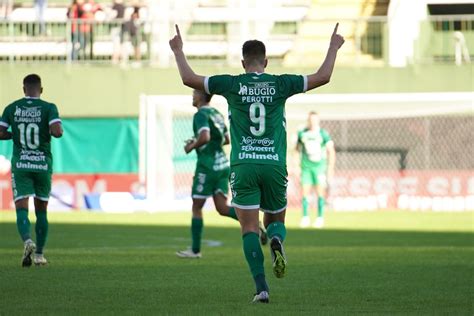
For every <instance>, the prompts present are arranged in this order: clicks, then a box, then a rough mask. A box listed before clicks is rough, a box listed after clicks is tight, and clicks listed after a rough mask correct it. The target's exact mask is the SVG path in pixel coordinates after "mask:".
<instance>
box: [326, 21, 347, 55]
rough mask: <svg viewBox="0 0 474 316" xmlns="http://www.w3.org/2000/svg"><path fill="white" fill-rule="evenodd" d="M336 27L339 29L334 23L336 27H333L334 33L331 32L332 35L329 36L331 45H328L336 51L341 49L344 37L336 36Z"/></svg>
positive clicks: (337, 24)
mask: <svg viewBox="0 0 474 316" xmlns="http://www.w3.org/2000/svg"><path fill="white" fill-rule="evenodd" d="M338 27H339V23H336V26H335V27H334V31H333V32H332V35H331V43H330V44H329V45H330V46H332V47H335V48H337V49H339V48H341V46H342V44H344V37H342V36H341V35H339V34H337V28H338Z"/></svg>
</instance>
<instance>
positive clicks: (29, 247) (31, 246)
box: [21, 239, 36, 268]
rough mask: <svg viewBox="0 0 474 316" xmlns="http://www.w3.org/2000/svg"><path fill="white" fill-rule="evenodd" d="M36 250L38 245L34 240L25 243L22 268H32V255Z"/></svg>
mask: <svg viewBox="0 0 474 316" xmlns="http://www.w3.org/2000/svg"><path fill="white" fill-rule="evenodd" d="M35 250H36V245H35V243H34V242H33V240H31V239H28V240H27V241H25V248H24V250H23V257H22V258H21V266H22V267H27V268H29V267H31V263H32V261H31V255H32V254H33V252H34V251H35Z"/></svg>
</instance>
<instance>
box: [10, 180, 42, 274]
mask: <svg viewBox="0 0 474 316" xmlns="http://www.w3.org/2000/svg"><path fill="white" fill-rule="evenodd" d="M30 176H31V174H30V173H29V172H12V191H13V200H14V201H15V209H16V226H17V228H18V233H19V234H20V237H21V239H22V240H23V256H22V258H21V262H22V266H23V267H30V266H31V264H32V260H31V256H32V254H33V252H34V251H35V249H36V245H35V243H34V242H33V240H32V239H31V223H30V220H29V218H28V198H29V197H30V196H32V195H34V188H33V179H32V178H31V177H30Z"/></svg>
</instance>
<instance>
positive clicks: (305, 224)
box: [300, 216, 311, 228]
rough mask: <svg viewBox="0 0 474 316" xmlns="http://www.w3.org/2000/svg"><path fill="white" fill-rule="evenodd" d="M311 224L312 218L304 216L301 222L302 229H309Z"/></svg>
mask: <svg viewBox="0 0 474 316" xmlns="http://www.w3.org/2000/svg"><path fill="white" fill-rule="evenodd" d="M310 224H311V218H310V217H309V216H303V217H302V218H301V222H300V227H301V228H306V227H309V225H310Z"/></svg>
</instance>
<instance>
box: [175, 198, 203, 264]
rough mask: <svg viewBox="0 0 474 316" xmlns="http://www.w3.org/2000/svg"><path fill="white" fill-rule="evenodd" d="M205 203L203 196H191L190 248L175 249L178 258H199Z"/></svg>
mask: <svg viewBox="0 0 474 316" xmlns="http://www.w3.org/2000/svg"><path fill="white" fill-rule="evenodd" d="M205 203H206V199H205V198H202V199H201V198H193V205H192V217H191V240H192V243H191V248H190V249H186V250H180V251H177V252H176V255H177V256H178V257H180V258H191V259H197V258H201V239H202V231H203V228H204V221H203V216H202V208H203V207H204V204H205Z"/></svg>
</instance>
